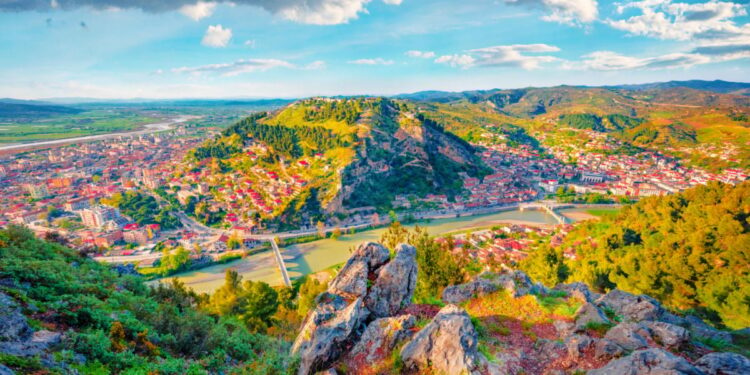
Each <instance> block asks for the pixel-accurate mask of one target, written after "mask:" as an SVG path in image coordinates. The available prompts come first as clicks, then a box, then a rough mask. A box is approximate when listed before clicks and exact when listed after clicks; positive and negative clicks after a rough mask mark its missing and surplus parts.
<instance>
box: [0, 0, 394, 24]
mask: <svg viewBox="0 0 750 375" xmlns="http://www.w3.org/2000/svg"><path fill="white" fill-rule="evenodd" d="M371 1H372V0H213V1H203V0H158V1H156V0H54V1H50V0H1V1H0V11H4V12H21V11H50V10H54V9H63V10H74V9H79V8H92V9H111V8H118V9H140V10H143V11H145V12H152V13H154V12H169V11H181V12H182V13H183V14H185V15H187V16H188V17H191V18H193V19H201V18H205V17H208V16H210V15H211V14H212V13H213V10H214V8H215V6H216V4H219V3H226V4H236V5H250V6H257V7H261V8H263V9H265V10H267V11H269V12H271V13H273V14H275V15H279V16H281V17H283V18H286V19H288V20H291V21H295V22H301V23H307V24H316V25H334V24H340V23H346V22H348V21H350V20H352V19H356V18H357V17H358V16H359V14H360V13H364V12H366V11H367V10H366V8H365V6H366V5H367V4H368V3H370V2H371ZM382 1H383V2H384V3H386V4H390V5H399V4H401V0H382Z"/></svg>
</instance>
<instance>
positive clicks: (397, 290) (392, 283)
mask: <svg viewBox="0 0 750 375" xmlns="http://www.w3.org/2000/svg"><path fill="white" fill-rule="evenodd" d="M416 256H417V249H415V248H414V247H413V246H410V245H405V244H401V245H398V247H397V248H396V256H395V257H394V258H393V260H391V261H390V262H388V264H386V265H385V266H383V267H381V268H380V270H379V271H378V272H377V279H376V280H375V283H374V284H373V286H372V288H370V291H369V294H368V295H367V297H366V298H365V306H366V307H367V308H368V309H369V310H370V312H371V313H372V314H373V316H374V317H376V318H382V317H386V316H392V315H393V314H396V313H397V312H399V311H400V310H401V309H402V308H403V307H404V306H406V305H408V304H409V303H410V302H411V298H412V296H413V295H414V289H415V288H416V286H417V260H416Z"/></svg>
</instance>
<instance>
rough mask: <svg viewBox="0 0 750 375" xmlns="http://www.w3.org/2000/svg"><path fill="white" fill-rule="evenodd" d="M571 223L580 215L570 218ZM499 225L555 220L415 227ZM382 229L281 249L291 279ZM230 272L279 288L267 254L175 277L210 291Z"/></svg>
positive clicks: (509, 216) (496, 217) (502, 216)
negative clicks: (231, 270) (229, 270)
mask: <svg viewBox="0 0 750 375" xmlns="http://www.w3.org/2000/svg"><path fill="white" fill-rule="evenodd" d="M580 211H581V210H580V209H566V210H560V212H561V213H563V214H565V213H572V212H580ZM570 217H571V218H573V219H574V220H575V219H577V218H580V216H576V217H574V215H571V216H570ZM500 223H527V224H555V223H556V222H555V219H554V218H553V217H552V216H550V215H548V214H546V213H543V212H541V211H524V212H520V211H506V212H500V213H495V214H489V215H478V216H469V217H461V218H452V219H436V220H432V221H430V222H428V223H419V224H418V225H419V226H421V227H424V228H426V229H427V231H428V232H429V233H430V234H432V235H440V234H445V233H450V232H455V231H461V230H468V229H472V228H482V227H488V226H492V225H495V224H500ZM385 230H386V228H378V229H371V230H366V231H362V232H358V233H355V234H352V235H344V236H341V237H340V238H339V239H338V240H333V239H323V240H317V241H312V242H308V243H304V244H298V245H292V246H288V247H283V248H282V249H281V251H282V254H283V255H284V260H285V261H286V265H287V268H288V270H289V276H290V277H291V278H292V279H294V278H297V277H300V276H302V275H306V274H309V273H314V272H318V271H322V270H324V269H326V268H329V267H331V266H333V265H336V264H340V263H343V262H346V260H347V259H349V256H350V251H349V250H350V249H351V248H353V247H356V246H357V245H359V244H360V243H362V242H365V241H377V240H378V239H379V238H380V235H381V234H382V233H383V232H384V231H385ZM229 268H231V269H234V270H236V271H237V272H239V273H240V275H242V277H243V279H245V280H255V281H264V282H267V283H269V284H271V285H282V280H281V272H280V271H279V269H278V266H277V265H276V262H275V260H274V256H273V253H272V252H270V251H267V252H263V253H260V254H254V255H251V256H249V257H247V258H245V259H241V260H236V261H233V262H230V263H226V264H219V265H214V266H210V267H207V268H202V269H200V270H195V271H190V272H185V273H181V274H178V275H175V276H173V277H176V278H179V279H180V280H181V281H183V282H184V283H185V284H186V285H187V286H189V287H191V288H193V289H194V290H195V291H197V292H209V293H210V292H212V291H213V290H215V289H216V288H218V287H220V286H221V285H222V284H223V283H224V273H225V272H226V270H227V269H229Z"/></svg>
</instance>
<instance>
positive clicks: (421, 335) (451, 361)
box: [401, 305, 481, 374]
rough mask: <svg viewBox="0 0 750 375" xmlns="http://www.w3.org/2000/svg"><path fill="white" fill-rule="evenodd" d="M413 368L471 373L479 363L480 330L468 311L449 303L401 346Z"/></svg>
mask: <svg viewBox="0 0 750 375" xmlns="http://www.w3.org/2000/svg"><path fill="white" fill-rule="evenodd" d="M401 359H402V360H403V362H404V367H405V368H406V369H407V370H410V371H418V370H425V369H428V368H432V369H433V370H435V371H437V372H438V373H440V372H442V373H446V374H464V373H472V372H473V371H475V370H477V368H478V367H479V365H480V361H481V356H480V355H479V353H478V352H477V332H476V330H475V329H474V326H473V325H472V324H471V319H470V318H469V315H468V314H467V313H466V311H464V310H462V309H461V308H459V307H458V306H456V305H447V306H445V307H444V308H442V309H441V310H440V312H439V313H438V314H437V315H436V316H435V318H434V319H433V320H432V322H430V323H429V324H428V325H427V326H425V327H424V328H423V329H422V330H421V331H419V332H418V333H417V334H416V335H414V337H413V338H412V339H411V341H409V342H408V343H407V344H406V345H405V346H404V347H403V349H402V350H401Z"/></svg>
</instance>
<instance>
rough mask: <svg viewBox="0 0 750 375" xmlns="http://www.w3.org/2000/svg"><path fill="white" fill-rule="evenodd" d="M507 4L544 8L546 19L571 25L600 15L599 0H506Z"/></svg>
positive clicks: (593, 19) (586, 21)
mask: <svg viewBox="0 0 750 375" xmlns="http://www.w3.org/2000/svg"><path fill="white" fill-rule="evenodd" d="M505 3H506V4H510V5H522V6H527V7H532V8H542V9H544V10H545V12H546V13H547V14H546V15H545V16H543V17H542V19H543V20H545V21H550V22H559V23H564V24H569V25H574V24H582V23H591V22H593V21H595V20H596V19H597V17H598V15H599V4H598V3H597V0H505Z"/></svg>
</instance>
